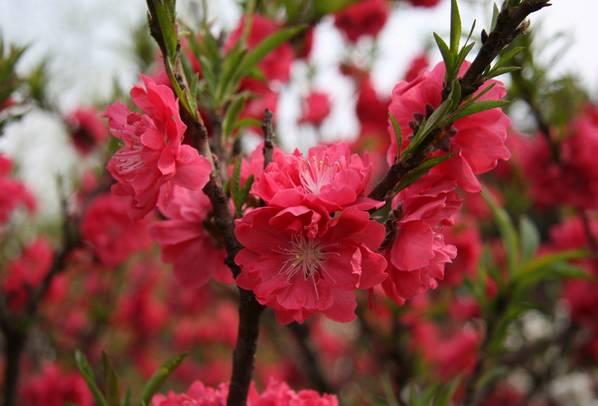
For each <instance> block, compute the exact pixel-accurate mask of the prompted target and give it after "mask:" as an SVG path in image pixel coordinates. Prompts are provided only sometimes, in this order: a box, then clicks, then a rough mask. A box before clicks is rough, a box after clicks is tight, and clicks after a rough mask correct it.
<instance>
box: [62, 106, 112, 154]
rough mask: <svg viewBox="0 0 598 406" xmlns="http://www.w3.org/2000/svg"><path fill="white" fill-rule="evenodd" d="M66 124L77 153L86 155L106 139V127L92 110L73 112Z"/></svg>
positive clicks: (80, 109) (84, 109) (82, 109)
mask: <svg viewBox="0 0 598 406" xmlns="http://www.w3.org/2000/svg"><path fill="white" fill-rule="evenodd" d="M66 122H67V124H68V125H69V127H70V130H71V137H72V140H73V144H74V145H75V148H76V149H77V151H79V153H81V154H83V155H86V154H88V153H90V152H91V151H92V150H93V149H94V148H95V147H96V146H97V145H98V144H100V143H102V142H103V141H105V140H106V138H107V137H108V131H107V129H106V125H105V124H104V122H103V121H102V119H101V118H100V116H99V114H98V112H97V111H96V110H94V109H93V108H79V109H77V110H75V111H73V112H72V113H71V114H70V115H69V116H68V117H67V118H66Z"/></svg>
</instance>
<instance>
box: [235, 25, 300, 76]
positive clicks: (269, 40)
mask: <svg viewBox="0 0 598 406" xmlns="http://www.w3.org/2000/svg"><path fill="white" fill-rule="evenodd" d="M304 29H305V26H303V25H301V26H297V27H291V28H287V29H284V30H280V31H277V32H275V33H274V34H271V35H269V36H268V37H266V38H265V39H264V40H263V41H262V42H260V43H259V44H257V45H256V46H255V48H253V49H252V50H251V51H249V52H248V53H247V55H245V58H243V61H242V62H241V64H240V66H239V70H238V74H239V75H240V77H243V76H245V75H248V74H249V73H250V72H251V71H252V70H253V69H254V68H255V67H256V66H257V65H259V64H260V62H262V60H263V59H264V58H265V57H266V56H268V54H269V53H270V52H272V51H273V50H275V49H276V48H278V47H279V46H280V45H282V44H283V43H285V42H287V41H288V40H290V39H291V38H293V37H294V36H295V35H297V34H298V33H300V32H301V31H303V30H304Z"/></svg>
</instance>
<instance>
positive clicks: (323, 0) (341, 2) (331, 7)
mask: <svg viewBox="0 0 598 406" xmlns="http://www.w3.org/2000/svg"><path fill="white" fill-rule="evenodd" d="M292 1H295V2H298V1H297V0H292ZM356 1H357V0H314V2H313V8H314V12H315V14H316V16H317V17H322V16H325V15H326V14H332V13H336V12H337V11H340V10H342V9H344V8H345V7H347V6H349V5H351V4H352V3H355V2H356Z"/></svg>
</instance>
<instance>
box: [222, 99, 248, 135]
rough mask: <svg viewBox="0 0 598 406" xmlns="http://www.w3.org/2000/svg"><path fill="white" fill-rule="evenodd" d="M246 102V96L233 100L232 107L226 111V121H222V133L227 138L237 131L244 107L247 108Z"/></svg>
mask: <svg viewBox="0 0 598 406" xmlns="http://www.w3.org/2000/svg"><path fill="white" fill-rule="evenodd" d="M246 100H247V96H246V95H243V96H241V97H237V98H236V99H235V100H233V102H232V103H231V104H230V106H228V109H226V113H225V114H224V119H223V120H222V132H223V134H224V136H225V137H228V136H229V135H231V134H232V132H233V130H234V129H235V126H236V125H237V121H238V120H239V115H240V114H241V111H242V110H243V107H245V101H246Z"/></svg>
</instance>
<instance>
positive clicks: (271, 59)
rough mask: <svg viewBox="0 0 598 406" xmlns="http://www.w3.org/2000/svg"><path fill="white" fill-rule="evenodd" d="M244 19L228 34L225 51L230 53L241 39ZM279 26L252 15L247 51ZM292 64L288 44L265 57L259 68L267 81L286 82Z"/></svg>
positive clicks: (291, 54) (266, 19)
mask: <svg viewBox="0 0 598 406" xmlns="http://www.w3.org/2000/svg"><path fill="white" fill-rule="evenodd" d="M246 21H247V18H246V17H243V18H242V19H241V21H240V23H239V26H238V27H237V28H236V29H235V30H234V31H233V32H232V33H231V34H230V36H229V37H228V38H227V40H226V44H225V50H226V51H230V50H231V49H232V48H233V47H234V46H235V44H236V43H237V42H238V41H239V39H241V35H242V33H243V30H244V27H245V22H246ZM279 28H280V25H279V24H277V23H275V22H274V21H272V20H269V19H268V18H266V17H264V16H262V15H259V14H254V15H253V16H252V19H251V30H250V31H249V36H248V37H247V46H248V47H249V49H253V48H255V47H256V46H257V45H258V44H259V43H260V42H262V41H263V40H264V39H266V38H267V37H268V36H270V35H272V34H274V33H275V32H277V31H278V30H279ZM292 63H293V49H292V48H291V45H289V44H288V43H284V44H282V45H281V46H279V47H278V48H276V49H275V50H273V51H272V52H270V53H269V54H268V56H266V57H265V58H264V59H263V60H262V62H261V63H260V65H259V67H260V69H261V70H262V72H263V73H264V76H265V77H266V79H267V80H268V81H274V80H278V81H281V82H287V81H288V80H289V76H290V72H291V64H292Z"/></svg>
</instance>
